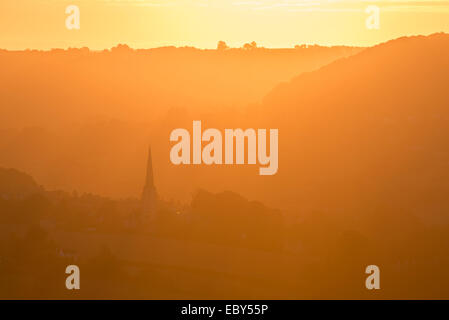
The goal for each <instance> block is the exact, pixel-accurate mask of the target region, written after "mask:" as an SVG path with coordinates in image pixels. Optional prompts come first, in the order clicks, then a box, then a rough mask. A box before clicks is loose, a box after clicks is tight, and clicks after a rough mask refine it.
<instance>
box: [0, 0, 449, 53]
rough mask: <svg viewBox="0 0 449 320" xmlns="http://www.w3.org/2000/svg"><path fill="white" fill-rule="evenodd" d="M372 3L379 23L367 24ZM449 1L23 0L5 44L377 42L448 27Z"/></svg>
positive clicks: (7, 8) (13, 12)
mask: <svg viewBox="0 0 449 320" xmlns="http://www.w3.org/2000/svg"><path fill="white" fill-rule="evenodd" d="M68 5H77V6H78V7H79V8H80V21H81V28H80V30H67V28H66V27H65V19H66V18H67V14H66V13H65V8H66V7H67V6H68ZM369 5H376V6H378V7H379V8H380V28H379V29H376V30H369V29H367V28H366V26H365V21H366V19H367V17H368V15H369V14H368V13H366V12H365V10H366V8H367V7H368V6H369ZM448 21H449V1H445V0H442V1H441V0H439V1H409V0H400V1H350V0H341V1H339V0H327V1H322V0H321V1H313V0H283V1H280V0H259V1H224V0H211V1H201V0H168V1H159V0H89V1H88V0H77V1H76V0H72V1H67V0H53V1H45V0H19V1H14V2H3V3H1V4H0V29H1V30H3V32H1V33H0V48H2V49H8V50H22V49H41V50H42V49H43V50H48V49H52V48H69V47H89V48H90V49H92V50H103V49H108V48H111V47H114V46H116V45H117V44H127V45H128V46H130V47H132V48H136V49H140V48H142V49H147V48H157V47H164V46H176V47H183V46H192V47H196V48H200V49H213V48H216V45H217V42H218V41H225V42H226V43H227V44H228V45H229V46H230V47H241V46H243V45H244V44H245V43H248V42H252V41H255V42H256V43H257V44H258V45H259V46H263V47H266V48H291V47H294V46H295V45H298V44H318V45H323V46H332V45H348V46H372V45H375V44H378V43H382V42H385V41H388V40H392V39H396V38H399V37H402V36H412V35H429V34H433V33H437V32H449V23H448Z"/></svg>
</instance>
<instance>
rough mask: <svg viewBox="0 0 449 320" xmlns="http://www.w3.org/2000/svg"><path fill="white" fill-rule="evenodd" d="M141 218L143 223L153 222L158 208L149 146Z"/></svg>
mask: <svg viewBox="0 0 449 320" xmlns="http://www.w3.org/2000/svg"><path fill="white" fill-rule="evenodd" d="M141 203H142V217H143V220H144V221H153V220H154V219H155V218H156V213H157V209H158V208H157V207H158V196H157V192H156V187H155V185H154V176H153V159H152V157H151V146H150V147H149V149H148V160H147V174H146V179H145V186H144V188H143V192H142V198H141Z"/></svg>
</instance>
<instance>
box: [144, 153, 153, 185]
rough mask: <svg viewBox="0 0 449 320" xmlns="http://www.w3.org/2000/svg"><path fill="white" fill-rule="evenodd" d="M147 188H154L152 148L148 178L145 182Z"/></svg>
mask: <svg viewBox="0 0 449 320" xmlns="http://www.w3.org/2000/svg"><path fill="white" fill-rule="evenodd" d="M145 186H146V187H154V177H153V159H152V157H151V146H149V147H148V160H147V178H146V180H145Z"/></svg>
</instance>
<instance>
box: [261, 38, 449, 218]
mask: <svg viewBox="0 0 449 320" xmlns="http://www.w3.org/2000/svg"><path fill="white" fill-rule="evenodd" d="M448 57H449V35H448V34H434V35H431V36H428V37H424V36H417V37H408V38H400V39H397V40H393V41H390V42H387V43H384V44H381V45H378V46H375V47H373V48H369V49H366V50H365V51H363V52H361V53H359V54H357V55H355V56H352V57H349V58H346V59H341V60H338V61H336V62H334V63H331V64H330V65H328V66H325V67H323V68H321V69H320V70H317V71H314V72H310V73H305V74H302V75H300V76H298V77H297V78H295V79H293V80H292V81H291V82H288V83H283V84H281V85H279V86H278V87H276V88H275V89H274V90H273V91H272V92H271V93H270V94H268V95H267V97H266V98H265V100H264V103H263V105H262V106H260V109H259V110H258V111H257V112H258V114H260V115H261V116H260V122H261V123H265V124H266V125H269V126H270V127H279V128H280V132H281V134H282V136H281V138H280V139H281V142H280V157H281V158H282V160H280V168H281V169H280V170H279V175H278V176H277V177H275V178H274V179H272V180H273V181H271V183H273V184H274V185H275V186H276V187H280V186H282V187H283V191H284V193H283V194H282V197H283V200H282V201H285V202H286V203H287V202H288V203H290V205H293V206H294V204H295V203H302V204H303V205H309V206H317V207H318V206H319V207H323V208H329V209H331V208H346V209H347V208H351V207H352V208H354V207H358V208H363V207H364V208H365V209H367V208H371V207H377V206H381V207H384V206H393V207H396V208H397V207H403V208H408V209H410V210H414V211H419V212H421V213H425V214H430V213H445V214H446V212H447V210H448V209H449V201H448V198H447V194H448V191H449V131H448V130H447V128H448V126H449V90H448V84H447V80H448V78H449V59H448Z"/></svg>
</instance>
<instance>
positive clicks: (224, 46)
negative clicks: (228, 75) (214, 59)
mask: <svg viewBox="0 0 449 320" xmlns="http://www.w3.org/2000/svg"><path fill="white" fill-rule="evenodd" d="M226 49H229V47H228V45H227V44H226V42H224V41H218V44H217V50H220V51H224V50H226Z"/></svg>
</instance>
